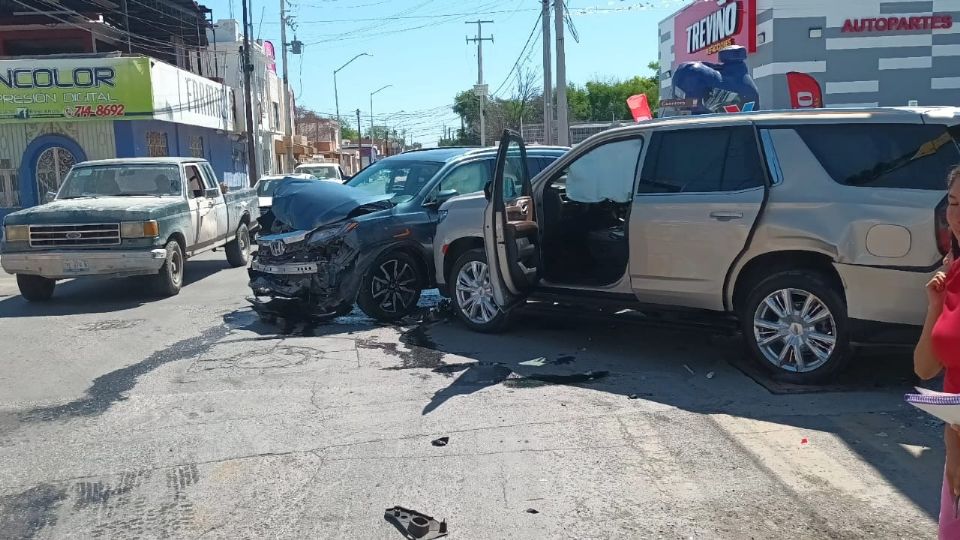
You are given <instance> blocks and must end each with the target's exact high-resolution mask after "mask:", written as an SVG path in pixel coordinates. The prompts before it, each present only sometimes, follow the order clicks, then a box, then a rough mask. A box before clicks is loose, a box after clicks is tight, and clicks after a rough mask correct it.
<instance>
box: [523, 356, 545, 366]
mask: <svg viewBox="0 0 960 540" xmlns="http://www.w3.org/2000/svg"><path fill="white" fill-rule="evenodd" d="M546 363H547V359H546V358H544V357H542V356H541V357H539V358H534V359H533V360H527V361H526V362H520V365H521V366H533V367H543V365H544V364H546Z"/></svg>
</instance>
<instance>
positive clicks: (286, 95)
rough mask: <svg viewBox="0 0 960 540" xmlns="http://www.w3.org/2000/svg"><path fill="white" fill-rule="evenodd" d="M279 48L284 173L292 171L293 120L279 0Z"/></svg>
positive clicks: (283, 8)
mask: <svg viewBox="0 0 960 540" xmlns="http://www.w3.org/2000/svg"><path fill="white" fill-rule="evenodd" d="M280 47H281V48H282V49H283V53H281V54H282V57H283V100H281V101H280V103H282V104H283V123H284V128H283V146H284V148H285V149H286V159H285V161H286V163H284V167H283V168H284V169H286V170H285V171H281V172H290V171H293V126H292V125H291V124H293V118H291V114H290V112H291V111H290V83H289V78H288V77H287V0H280Z"/></svg>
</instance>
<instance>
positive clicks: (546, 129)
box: [541, 0, 553, 144]
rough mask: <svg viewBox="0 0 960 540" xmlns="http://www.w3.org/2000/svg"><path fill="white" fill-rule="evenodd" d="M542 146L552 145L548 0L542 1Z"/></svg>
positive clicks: (551, 89) (551, 86) (551, 82)
mask: <svg viewBox="0 0 960 540" xmlns="http://www.w3.org/2000/svg"><path fill="white" fill-rule="evenodd" d="M541 19H542V22H543V144H553V95H552V94H553V74H552V73H551V71H550V67H551V66H550V64H551V63H552V62H551V59H550V0H543V5H542V7H541Z"/></svg>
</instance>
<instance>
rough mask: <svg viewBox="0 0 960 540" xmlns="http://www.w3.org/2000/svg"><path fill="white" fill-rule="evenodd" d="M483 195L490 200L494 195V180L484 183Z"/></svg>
mask: <svg viewBox="0 0 960 540" xmlns="http://www.w3.org/2000/svg"><path fill="white" fill-rule="evenodd" d="M483 196H484V197H486V198H487V200H488V201H489V200H490V197H493V182H487V183H486V184H484V185H483Z"/></svg>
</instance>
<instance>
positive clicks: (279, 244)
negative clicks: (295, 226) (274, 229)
mask: <svg viewBox="0 0 960 540" xmlns="http://www.w3.org/2000/svg"><path fill="white" fill-rule="evenodd" d="M286 250H287V245H286V244H284V243H283V240H274V241H273V242H270V253H272V254H273V256H274V257H279V256H281V255H283V252H284V251H286Z"/></svg>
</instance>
